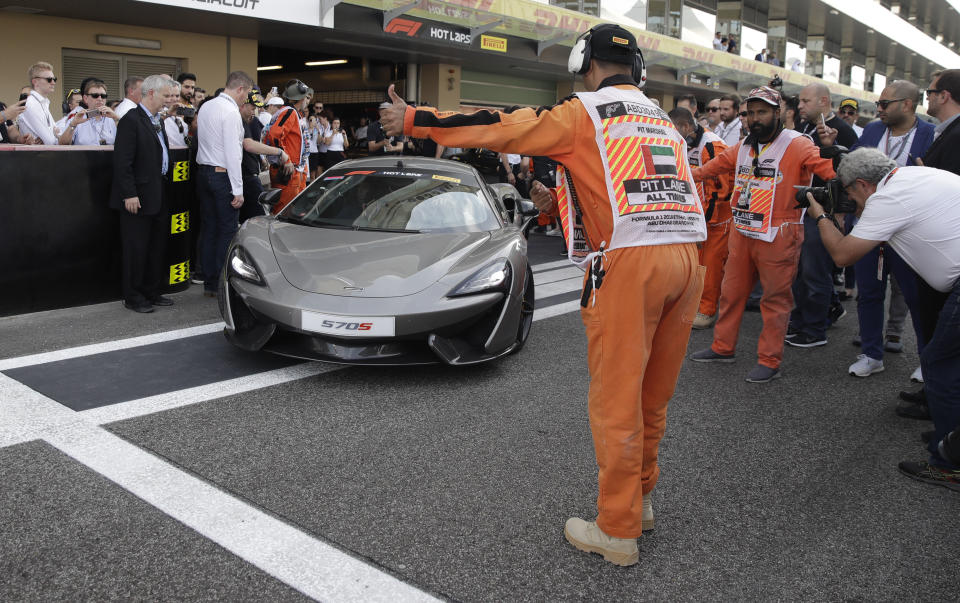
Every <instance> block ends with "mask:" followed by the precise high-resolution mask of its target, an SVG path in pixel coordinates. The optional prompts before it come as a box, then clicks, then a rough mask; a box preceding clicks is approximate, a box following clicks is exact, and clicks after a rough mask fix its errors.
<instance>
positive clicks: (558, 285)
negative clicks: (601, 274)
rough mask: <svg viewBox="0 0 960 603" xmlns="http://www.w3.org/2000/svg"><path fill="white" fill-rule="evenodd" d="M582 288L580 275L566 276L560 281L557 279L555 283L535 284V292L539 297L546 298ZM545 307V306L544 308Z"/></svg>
mask: <svg viewBox="0 0 960 603" xmlns="http://www.w3.org/2000/svg"><path fill="white" fill-rule="evenodd" d="M582 289H583V281H582V280H581V278H580V277H575V278H568V279H565V280H562V281H557V282H555V283H549V284H546V285H543V286H541V285H539V284H537V287H536V294H537V298H539V299H546V298H548V297H551V296H554V295H560V294H561V293H570V292H571V291H581V290H582ZM544 309H546V308H544Z"/></svg>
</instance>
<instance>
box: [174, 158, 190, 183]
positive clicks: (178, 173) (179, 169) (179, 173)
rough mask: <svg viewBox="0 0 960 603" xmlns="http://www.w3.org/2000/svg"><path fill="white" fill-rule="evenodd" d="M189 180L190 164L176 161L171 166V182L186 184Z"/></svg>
mask: <svg viewBox="0 0 960 603" xmlns="http://www.w3.org/2000/svg"><path fill="white" fill-rule="evenodd" d="M189 179H190V162H189V161H178V162H176V163H174V164H173V181H174V182H186V181H187V180H189Z"/></svg>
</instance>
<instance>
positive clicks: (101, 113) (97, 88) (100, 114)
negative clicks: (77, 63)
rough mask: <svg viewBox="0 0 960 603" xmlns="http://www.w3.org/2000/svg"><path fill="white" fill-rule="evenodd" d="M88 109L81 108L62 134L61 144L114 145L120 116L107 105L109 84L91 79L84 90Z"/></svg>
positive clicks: (84, 98) (84, 99) (84, 100)
mask: <svg viewBox="0 0 960 603" xmlns="http://www.w3.org/2000/svg"><path fill="white" fill-rule="evenodd" d="M83 102H84V103H85V104H86V105H87V109H86V110H81V111H80V112H79V113H77V114H76V115H75V116H74V117H73V118H72V119H71V120H70V122H69V123H68V124H67V127H66V128H65V129H64V131H63V133H62V134H60V144H76V145H112V144H113V143H114V141H115V140H116V138H117V122H118V121H120V118H119V117H117V114H116V113H115V112H114V111H113V110H112V109H111V108H110V107H108V106H107V85H106V84H105V83H103V81H101V80H96V79H93V80H89V81H88V82H87V83H86V89H85V90H84V92H83Z"/></svg>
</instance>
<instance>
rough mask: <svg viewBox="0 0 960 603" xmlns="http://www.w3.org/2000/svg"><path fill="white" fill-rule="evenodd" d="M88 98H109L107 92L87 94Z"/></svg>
mask: <svg viewBox="0 0 960 603" xmlns="http://www.w3.org/2000/svg"><path fill="white" fill-rule="evenodd" d="M87 96H89V97H90V98H107V93H106V92H87Z"/></svg>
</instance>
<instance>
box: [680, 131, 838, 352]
mask: <svg viewBox="0 0 960 603" xmlns="http://www.w3.org/2000/svg"><path fill="white" fill-rule="evenodd" d="M782 137H785V138H782ZM750 140H751V138H750V137H748V138H746V139H744V140H743V141H741V142H740V143H738V144H736V145H734V146H732V147H729V148H727V150H726V151H724V152H723V153H721V154H720V155H718V156H717V158H716V159H714V160H713V161H711V162H709V163H707V164H706V165H704V166H703V167H701V168H697V169H694V170H693V177H694V179H695V180H696V179H701V178H711V177H715V176H719V175H721V174H730V175H735V178H736V179H737V183H743V179H744V178H749V177H750V176H751V175H752V174H760V175H762V176H764V178H767V177H768V179H769V180H770V181H772V182H775V188H773V194H772V195H771V196H769V198H768V197H763V196H762V193H757V194H754V195H749V194H746V193H745V192H744V190H745V189H744V190H741V189H743V187H738V184H735V186H734V193H733V197H732V198H731V200H730V206H731V211H732V212H733V213H734V230H736V232H735V233H734V234H731V235H730V255H729V257H728V258H727V265H726V270H725V273H724V277H723V283H722V284H721V289H720V304H719V307H718V312H719V313H720V315H719V317H718V318H717V322H716V325H715V326H714V328H713V345H712V349H713V351H714V352H716V353H718V354H724V355H729V354H733V353H734V349H735V348H736V345H737V337H738V335H739V331H740V322H741V320H742V319H743V311H744V306H745V304H746V302H747V298H748V297H749V296H750V291H752V290H753V287H754V285H755V284H756V282H757V278H758V277H759V279H760V284H761V285H763V297H762V298H761V299H760V312H761V314H762V316H763V330H762V331H761V332H760V339H759V341H758V342H757V361H758V362H759V363H760V364H762V365H764V366H767V367H769V368H773V369H776V368H779V367H780V362H781V361H782V360H783V338H784V337H785V336H786V334H787V321H788V320H789V319H790V311H791V310H792V309H793V291H792V288H791V287H792V285H793V280H794V278H795V277H796V275H797V264H798V262H799V259H800V246H801V245H802V244H803V210H802V209H798V208H797V207H796V206H797V202H796V200H795V199H794V196H795V193H796V189H795V188H794V186H795V185H801V186H809V185H810V181H811V179H812V177H813V174H816V175H818V176H820V177H821V178H823V179H824V180H829V179H830V178H833V176H834V172H833V164H832V162H831V160H829V159H823V158H821V157H820V153H819V149H818V148H817V147H816V146H815V145H814V144H813V143H812V142H811V141H810V139H808V138H804V137H803V136H800V135H799V133H797V132H795V131H793V130H783V131H782V132H781V133H780V134H779V135H778V136H777V137H776V138H775V139H774V140H773V141H771V142H770V143H769V144H768V145H766V146H763V145H758V146H757V147H756V148H752V147H751V145H750V144H749V141H750ZM744 145H747V146H746V147H744ZM777 147H783V150H782V151H779V152H777ZM757 151H759V157H758V158H756V157H757ZM768 151H769V152H768ZM754 158H756V160H754ZM767 162H770V163H767ZM764 166H774V167H764ZM764 170H769V172H764ZM767 193H769V191H767ZM746 197H750V198H751V199H750V201H749V204H744V207H742V208H741V206H740V204H739V201H740V199H741V198H746ZM761 207H762V208H765V209H764V210H763V211H758V209H759V208H761ZM738 215H739V216H741V217H740V218H739V219H738ZM761 215H762V216H763V219H762V220H760V219H758V220H753V219H752V218H753V217H759V216H761ZM763 236H766V238H770V239H771V240H769V241H766V240H763V238H759V237H763Z"/></svg>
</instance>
